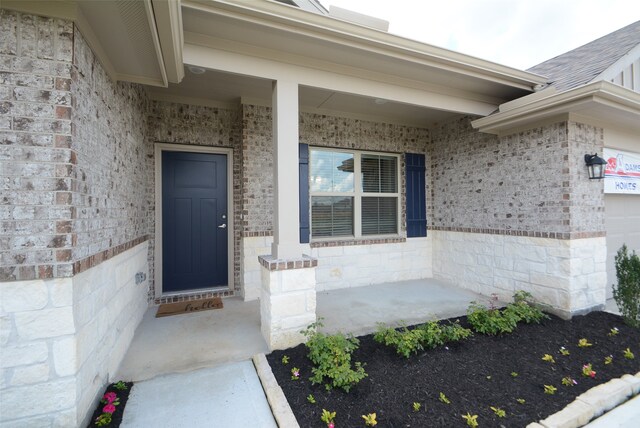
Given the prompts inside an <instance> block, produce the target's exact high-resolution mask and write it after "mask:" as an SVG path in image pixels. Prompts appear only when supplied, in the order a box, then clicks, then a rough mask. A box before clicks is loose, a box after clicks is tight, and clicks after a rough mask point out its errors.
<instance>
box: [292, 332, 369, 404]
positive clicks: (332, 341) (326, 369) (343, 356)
mask: <svg viewBox="0 0 640 428" xmlns="http://www.w3.org/2000/svg"><path fill="white" fill-rule="evenodd" d="M319 327H322V322H321V321H320V320H318V321H317V322H315V323H312V324H310V325H309V326H308V327H307V328H306V329H305V330H303V331H302V334H303V335H305V336H306V338H307V343H305V346H306V347H307V349H309V354H308V355H307V356H308V357H309V359H310V360H311V362H312V363H313V364H314V367H313V368H312V369H311V372H312V373H313V376H311V377H310V378H309V380H310V381H311V383H313V384H319V383H323V382H326V383H325V387H326V388H327V390H329V389H331V388H332V387H333V388H342V389H344V390H345V391H346V392H349V390H350V389H351V387H353V386H354V385H355V384H357V383H358V382H360V381H361V380H362V379H364V378H365V377H366V376H367V374H366V373H365V371H364V368H363V367H362V364H361V363H359V362H356V363H355V364H354V365H353V368H352V366H351V354H352V353H353V352H354V351H355V350H356V349H358V346H359V345H360V342H359V341H358V339H356V338H355V337H353V336H345V335H344V334H342V333H337V334H324V333H320V332H319V331H318V328H319Z"/></svg>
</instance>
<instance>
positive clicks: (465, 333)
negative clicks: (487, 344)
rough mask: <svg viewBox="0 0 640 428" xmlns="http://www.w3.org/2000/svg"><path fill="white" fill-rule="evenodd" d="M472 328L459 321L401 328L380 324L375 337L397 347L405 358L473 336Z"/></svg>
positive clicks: (379, 341) (381, 341)
mask: <svg viewBox="0 0 640 428" xmlns="http://www.w3.org/2000/svg"><path fill="white" fill-rule="evenodd" d="M471 334H472V333H471V330H469V329H468V328H463V327H462V326H461V325H460V323H459V322H455V323H451V324H449V325H441V324H439V323H438V322H437V321H431V322H428V323H426V324H422V325H419V326H417V327H415V328H413V329H409V328H407V327H406V326H403V327H402V328H400V329H395V328H391V327H387V326H385V325H379V326H378V331H377V332H376V334H375V335H374V336H373V339H374V340H375V341H376V342H378V343H383V344H385V345H387V346H391V347H393V348H395V349H396V352H397V353H398V354H400V355H402V356H404V357H405V358H409V357H410V356H411V355H412V354H416V353H418V351H422V350H423V349H433V348H435V347H436V346H440V345H444V344H445V343H448V342H458V341H460V340H463V339H466V338H468V337H469V336H471Z"/></svg>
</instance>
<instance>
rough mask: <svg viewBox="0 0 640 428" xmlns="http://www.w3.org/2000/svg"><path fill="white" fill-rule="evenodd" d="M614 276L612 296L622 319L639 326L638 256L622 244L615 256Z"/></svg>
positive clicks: (639, 261) (639, 260)
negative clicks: (614, 282)
mask: <svg viewBox="0 0 640 428" xmlns="http://www.w3.org/2000/svg"><path fill="white" fill-rule="evenodd" d="M615 266H616V278H617V279H618V283H617V284H614V285H613V298H614V299H615V301H616V304H617V305H618V308H619V309H620V313H621V314H622V317H623V318H624V321H625V322H626V323H627V324H629V325H630V326H632V327H635V328H640V257H638V255H637V254H636V252H635V251H633V252H631V254H629V253H628V251H627V246H626V245H623V246H622V247H621V248H620V249H619V250H618V253H617V254H616V256H615Z"/></svg>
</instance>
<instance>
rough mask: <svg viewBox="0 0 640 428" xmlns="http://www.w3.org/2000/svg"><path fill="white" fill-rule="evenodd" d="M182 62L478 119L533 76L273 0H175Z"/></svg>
mask: <svg viewBox="0 0 640 428" xmlns="http://www.w3.org/2000/svg"><path fill="white" fill-rule="evenodd" d="M182 16H183V27H184V32H185V48H184V62H185V64H189V65H197V66H200V67H204V68H207V69H211V70H220V71H223V72H227V73H235V74H238V75H245V76H251V77H258V78H264V79H270V80H279V79H285V80H291V79H294V80H295V81H297V82H298V83H299V84H301V85H306V86H309V87H315V88H322V89H327V90H331V91H336V92H347V93H354V94H357V95H359V96H370V97H377V98H384V99H387V100H391V101H397V102H402V103H408V104H412V105H417V106H424V107H428V108H441V109H442V110H446V111H451V112H456V113H466V114H475V115H481V116H485V115H487V114H489V113H491V112H492V111H494V110H495V109H496V108H497V106H498V105H499V104H501V103H503V102H506V101H509V100H512V99H515V98H519V97H521V96H523V95H526V94H529V93H531V92H532V91H533V88H534V87H535V86H537V85H541V84H544V83H545V82H546V79H545V78H544V77H541V76H537V75H535V74H531V73H527V72H524V71H520V70H516V69H512V68H510V67H506V66H502V65H499V64H495V63H492V62H489V61H484V60H481V59H478V58H474V57H471V56H468V55H464V54H459V53H457V52H452V51H449V50H446V49H442V48H438V47H435V46H431V45H427V44H424V43H421V42H417V41H414V40H409V39H406V38H403V37H399V36H395V35H392V34H389V33H386V32H384V31H379V30H375V29H372V28H369V27H365V26H360V25H357V24H353V23H350V22H346V21H342V20H339V19H336V18H332V17H328V16H325V15H320V14H315V13H310V12H307V11H304V10H300V9H298V8H296V7H291V6H287V5H284V4H281V3H276V2H273V1H267V0H263V1H255V0H235V1H222V0H208V1H204V0H183V1H182Z"/></svg>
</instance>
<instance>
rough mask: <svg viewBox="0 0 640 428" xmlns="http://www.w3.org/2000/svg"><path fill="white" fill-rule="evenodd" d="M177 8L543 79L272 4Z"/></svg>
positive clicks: (518, 82) (497, 74)
mask: <svg viewBox="0 0 640 428" xmlns="http://www.w3.org/2000/svg"><path fill="white" fill-rule="evenodd" d="M182 5H183V7H186V8H191V9H195V10H199V11H203V12H208V13H212V14H216V15H221V16H225V17H229V18H234V19H238V20H241V21H245V22H252V23H254V24H259V25H262V26H266V27H270V28H277V29H281V30H285V31H289V32H294V33H297V34H300V35H304V36H308V37H311V38H317V39H321V40H325V41H330V42H334V43H339V44H342V45H345V46H352V47H355V48H358V49H361V50H364V51H370V52H371V53H376V54H381V55H385V56H387V57H390V58H397V59H403V60H407V61H413V62H416V63H419V64H422V65H427V66H432V67H435V68H439V69H442V70H446V71H450V72H454V73H459V74H461V75H466V76H469V77H476V78H480V79H484V80H487V81H491V82H495V83H500V84H504V85H506V86H510V87H513V88H518V89H524V90H533V87H534V86H536V85H540V84H545V83H547V80H548V79H547V78H545V77H542V76H539V75H536V74H533V73H529V72H526V71H522V70H518V69H515V68H511V67H507V66H504V65H500V64H497V63H494V62H491V61H486V60H482V59H479V58H476V57H473V56H470V55H465V54H461V53H458V52H454V51H450V50H448V49H444V48H439V47H436V46H432V45H429V44H426V43H422V42H418V41H415V40H411V39H407V38H404V37H400V36H396V35H393V34H389V33H387V32H384V31H379V30H375V29H372V28H368V27H365V26H361V25H357V24H353V23H350V22H346V21H342V20H339V19H335V18H332V17H330V16H326V15H320V14H316V13H310V12H306V11H304V10H300V9H298V8H295V7H286V5H282V4H280V3H276V2H272V1H255V0H234V1H233V2H231V1H225V0H183V2H182Z"/></svg>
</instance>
